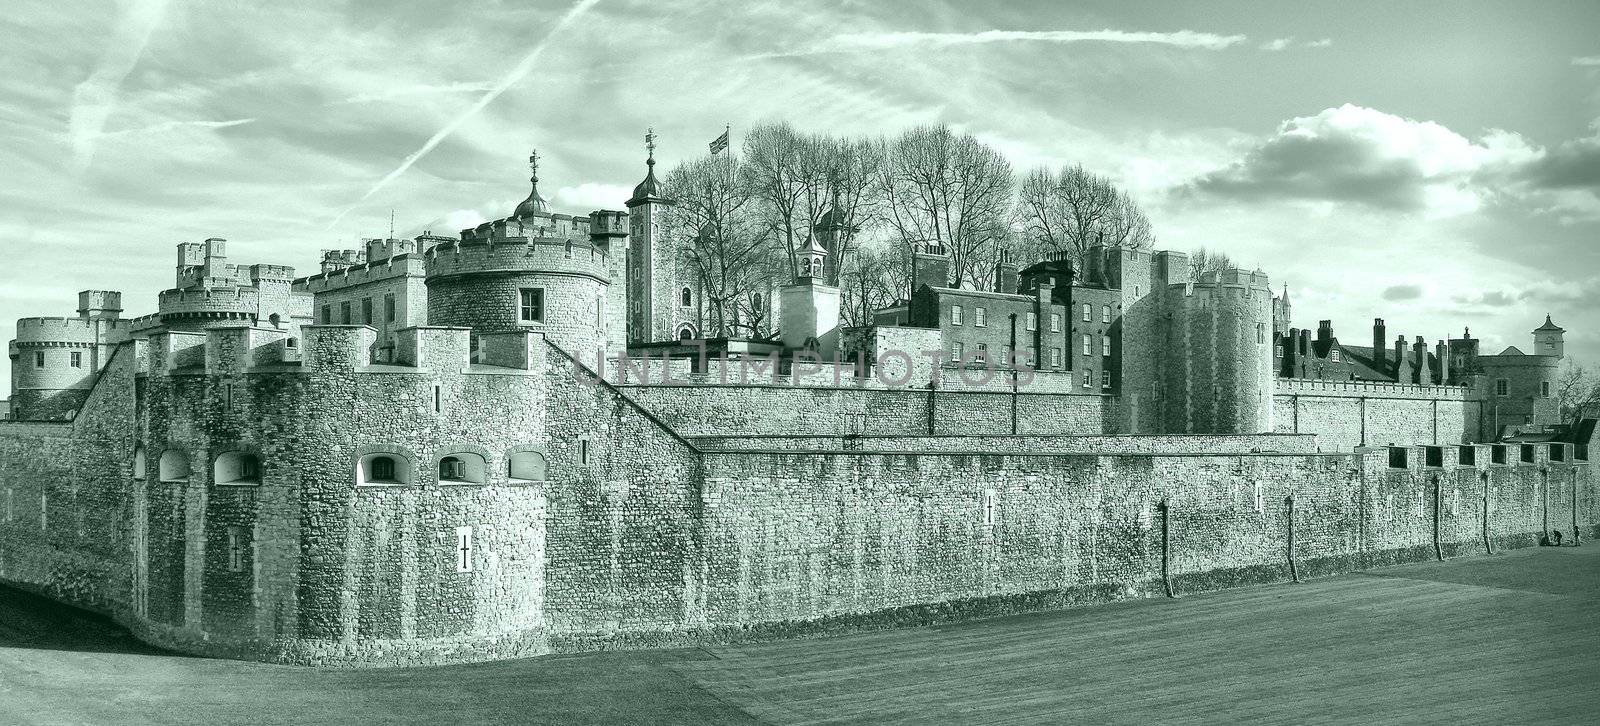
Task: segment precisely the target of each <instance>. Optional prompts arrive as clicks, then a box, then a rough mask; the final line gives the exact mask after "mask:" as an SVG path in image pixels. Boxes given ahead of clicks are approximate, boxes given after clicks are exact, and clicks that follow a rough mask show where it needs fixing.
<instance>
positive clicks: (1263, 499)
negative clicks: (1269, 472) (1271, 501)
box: [1255, 482, 1267, 514]
mask: <svg viewBox="0 0 1600 726" xmlns="http://www.w3.org/2000/svg"><path fill="white" fill-rule="evenodd" d="M1255 500H1256V513H1257V514H1261V513H1262V512H1265V511H1267V491H1266V486H1265V485H1263V484H1262V483H1261V482H1256V486H1255Z"/></svg>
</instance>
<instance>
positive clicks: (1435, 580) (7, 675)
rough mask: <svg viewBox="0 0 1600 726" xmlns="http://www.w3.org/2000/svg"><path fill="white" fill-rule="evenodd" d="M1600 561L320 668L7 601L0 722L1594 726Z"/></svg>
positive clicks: (1598, 690)
mask: <svg viewBox="0 0 1600 726" xmlns="http://www.w3.org/2000/svg"><path fill="white" fill-rule="evenodd" d="M1597 603H1600V546H1589V547H1584V548H1561V549H1552V548H1539V549H1528V550H1521V551H1516V552H1512V553H1508V554H1503V555H1496V556H1493V557H1475V558H1468V559H1463V560H1457V561H1452V562H1448V563H1442V564H1439V563H1428V564H1417V565H1405V566H1400V567H1392V568H1386V569H1381V570H1373V571H1369V572H1365V573H1360V574H1354V575H1347V576H1342V577H1336V578H1329V579H1324V580H1317V581H1314V582H1310V583H1305V584H1300V585H1277V586H1266V587H1257V588H1250V589H1244V590H1233V591H1228V592H1221V593H1212V594H1206V595H1193V596H1188V597H1184V598H1181V599H1178V600H1147V601H1140V602H1133V603H1119V604H1113V605H1107V606H1101V607H1093V608H1085V609H1081V610H1073V611H1066V612H1058V613H1046V614H1036V615H1024V616H1016V617H1009V618H1000V619H995V620H989V621H983V622H973V623H960V624H953V625H948V626H942V627H931V628H919V629H912V630H899V631H886V632H875V633H863V634H858V635H851V636H845V637H836V638H826V639H814V640H794V641H784V642H776V643H765V644H754V645H744V646H735V647H721V648H710V649H694V650H672V651H655V652H636V653H602V654H589V655H574V656H553V657H546V658H536V659H531V660H523V661H515V662H509V663H488V664H479V665H466V666H449V667H439V668H414V669H405V670H383V671H322V670H311V669H303V668H292V667H285V666H269V665H260V664H251V663H238V662H232V661H221V660H209V659H202V658H186V657H182V656H176V655H172V654H168V653H162V652H160V651H158V650H156V649H153V648H150V647H148V646H145V645H142V644H140V643H138V642H137V641H134V640H133V639H132V638H131V637H129V636H128V635H127V633H126V632H124V631H122V630H121V629H120V628H118V627H116V626H115V625H112V624H110V623H108V622H106V621H105V620H103V619H101V618H98V617H96V616H93V615H88V614H85V613H81V612H77V611H71V610H65V609H62V608H59V607H56V606H54V605H51V604H50V603H48V602H46V601H43V600H40V599H38V598H35V597H33V596H31V595H26V594H24V593H20V592H17V591H15V590H9V589H5V588H0V723H6V724H11V723H16V724H57V723H60V724H79V723H116V724H138V723H205V724H247V723H339V724H344V725H349V724H357V723H364V722H383V723H427V724H439V723H451V722H457V721H468V722H511V723H552V724H578V723H751V722H767V723H897V722H898V723H928V722H946V723H949V722H963V723H1066V722H1087V723H1139V724H1150V723H1153V722H1163V723H1170V722H1173V721H1179V722H1185V721H1194V722H1217V723H1236V722H1241V721H1253V722H1260V723H1348V722H1366V723H1384V722H1405V723H1452V724H1459V723H1553V722H1556V721H1560V722H1563V723H1573V724H1576V723H1600V605H1597Z"/></svg>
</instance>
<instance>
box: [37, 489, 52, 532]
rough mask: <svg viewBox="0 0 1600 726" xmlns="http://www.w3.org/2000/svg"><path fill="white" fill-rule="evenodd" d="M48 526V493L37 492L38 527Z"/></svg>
mask: <svg viewBox="0 0 1600 726" xmlns="http://www.w3.org/2000/svg"><path fill="white" fill-rule="evenodd" d="M49 528H50V494H49V493H48V492H39V529H40V530H47V529H49Z"/></svg>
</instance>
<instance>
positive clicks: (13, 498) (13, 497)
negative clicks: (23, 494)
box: [6, 487, 17, 522]
mask: <svg viewBox="0 0 1600 726" xmlns="http://www.w3.org/2000/svg"><path fill="white" fill-rule="evenodd" d="M16 516H17V492H16V490H14V489H12V488H11V487H6V521H7V522H9V521H11V520H12V519H14V518H16Z"/></svg>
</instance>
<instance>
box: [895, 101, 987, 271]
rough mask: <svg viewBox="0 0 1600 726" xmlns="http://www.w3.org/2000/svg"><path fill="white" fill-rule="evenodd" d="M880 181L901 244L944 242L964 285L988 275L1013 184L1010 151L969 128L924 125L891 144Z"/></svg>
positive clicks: (904, 134)
mask: <svg viewBox="0 0 1600 726" xmlns="http://www.w3.org/2000/svg"><path fill="white" fill-rule="evenodd" d="M877 181H878V190H879V192H880V193H881V194H882V197H883V201H884V206H885V214H884V217H885V219H886V221H887V222H888V224H889V226H890V228H891V229H892V230H893V232H894V233H895V234H896V235H897V236H898V237H899V238H900V243H901V246H902V247H904V248H905V249H906V250H908V251H909V250H910V249H913V248H915V247H916V246H917V245H919V244H928V243H931V244H937V245H940V246H942V247H944V248H945V249H946V250H947V252H948V254H949V255H950V267H951V270H952V273H953V275H954V279H953V280H952V281H951V282H952V284H954V285H956V286H957V287H961V286H964V285H973V286H978V285H980V284H982V283H981V281H984V280H987V275H986V270H985V267H986V263H988V262H991V261H992V254H993V249H994V247H995V242H996V240H997V239H998V238H999V237H1000V236H1002V235H1003V233H1004V230H1005V228H1006V226H1005V224H1004V222H1005V220H1006V219H1007V218H1008V216H1009V208H1010V201H1011V193H1012V187H1013V173H1012V170H1011V164H1010V162H1008V161H1006V159H1005V157H1004V156H1002V155H1001V154H1000V153H999V152H998V151H995V150H994V149H993V148H990V147H989V146H987V145H985V144H983V143H981V142H979V141H978V140H977V139H975V138H973V137H972V135H970V134H961V135H956V134H955V133H954V132H953V131H951V130H950V128H949V127H948V126H922V127H917V128H914V129H911V130H909V131H906V132H905V133H903V134H901V135H900V136H899V137H898V138H896V139H895V140H894V141H893V142H892V143H890V144H889V145H888V147H887V154H886V158H885V162H884V164H883V165H882V166H881V168H880V171H879V174H878V178H877Z"/></svg>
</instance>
